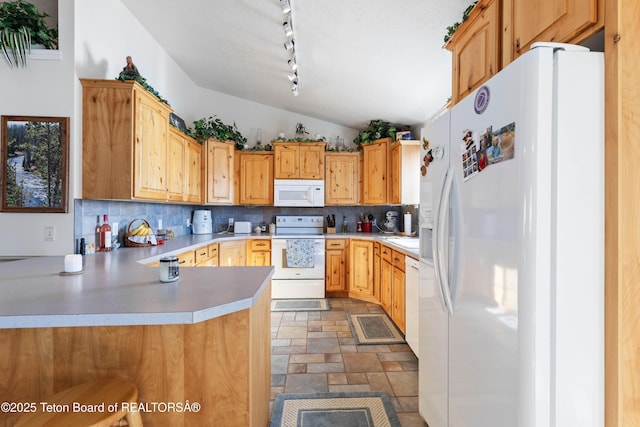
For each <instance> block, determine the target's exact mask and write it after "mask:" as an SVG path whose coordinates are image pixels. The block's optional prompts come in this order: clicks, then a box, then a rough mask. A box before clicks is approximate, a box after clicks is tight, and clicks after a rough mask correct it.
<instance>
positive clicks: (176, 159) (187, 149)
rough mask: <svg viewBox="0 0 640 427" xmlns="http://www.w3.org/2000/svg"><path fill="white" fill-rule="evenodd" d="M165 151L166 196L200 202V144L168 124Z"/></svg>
mask: <svg viewBox="0 0 640 427" xmlns="http://www.w3.org/2000/svg"><path fill="white" fill-rule="evenodd" d="M167 151H168V156H167V198H168V199H169V200H171V201H174V202H190V203H202V146H201V145H200V144H198V142H197V141H196V140H195V139H193V138H190V137H188V136H187V135H185V134H183V133H182V132H180V131H179V130H177V129H175V128H173V127H171V126H170V127H169V139H168V145H167Z"/></svg>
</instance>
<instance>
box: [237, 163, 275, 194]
mask: <svg viewBox="0 0 640 427" xmlns="http://www.w3.org/2000/svg"><path fill="white" fill-rule="evenodd" d="M273 157H274V155H273V152H272V151H271V152H264V151H257V152H256V151H252V152H243V151H238V152H237V153H236V161H235V164H236V172H235V186H236V191H235V194H236V195H237V199H236V204H239V205H273Z"/></svg>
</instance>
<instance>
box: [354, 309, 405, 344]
mask: <svg viewBox="0 0 640 427" xmlns="http://www.w3.org/2000/svg"><path fill="white" fill-rule="evenodd" d="M347 318H348V319H349V326H350V327H351V332H352V333H353V337H354V338H355V339H356V344H403V343H405V342H406V341H405V340H404V337H403V336H402V333H401V332H400V331H399V330H398V328H396V325H395V324H394V323H393V322H392V321H391V319H389V316H387V315H386V314H384V313H379V314H349V315H348V316H347Z"/></svg>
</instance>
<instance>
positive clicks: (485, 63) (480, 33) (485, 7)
mask: <svg viewBox="0 0 640 427" xmlns="http://www.w3.org/2000/svg"><path fill="white" fill-rule="evenodd" d="M507 1H509V0H507ZM535 4H536V5H537V4H538V2H536V3H535ZM501 23H502V20H501V8H500V0H480V1H479V2H478V4H476V6H475V7H474V8H473V10H472V11H471V13H470V14H469V16H468V17H467V20H466V21H464V22H463V23H462V24H461V25H460V27H458V30H457V31H456V32H455V33H454V34H453V36H452V37H451V39H450V40H449V41H448V42H447V43H446V44H445V48H446V49H448V50H450V51H451V57H452V61H453V64H452V76H451V81H452V85H453V87H452V89H451V90H452V92H451V98H452V102H453V103H454V104H455V103H456V102H458V101H459V100H461V99H462V98H464V97H465V96H467V95H468V94H469V93H470V92H472V91H473V90H474V89H476V88H477V87H479V86H480V85H481V84H482V83H484V82H485V81H487V80H489V79H490V78H491V77H492V76H493V75H495V74H496V73H497V72H498V71H500V66H501V64H500V52H501V49H500V41H501V38H500V30H501Z"/></svg>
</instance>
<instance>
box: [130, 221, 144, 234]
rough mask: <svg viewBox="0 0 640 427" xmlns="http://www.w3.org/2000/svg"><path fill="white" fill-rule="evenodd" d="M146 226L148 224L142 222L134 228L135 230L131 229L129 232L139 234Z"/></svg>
mask: <svg viewBox="0 0 640 427" xmlns="http://www.w3.org/2000/svg"><path fill="white" fill-rule="evenodd" d="M145 228H146V226H145V225H144V224H140V225H139V226H137V227H136V228H134V229H133V231H131V232H130V233H129V235H130V236H139V235H140V233H142V231H143V230H144V229H145Z"/></svg>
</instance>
